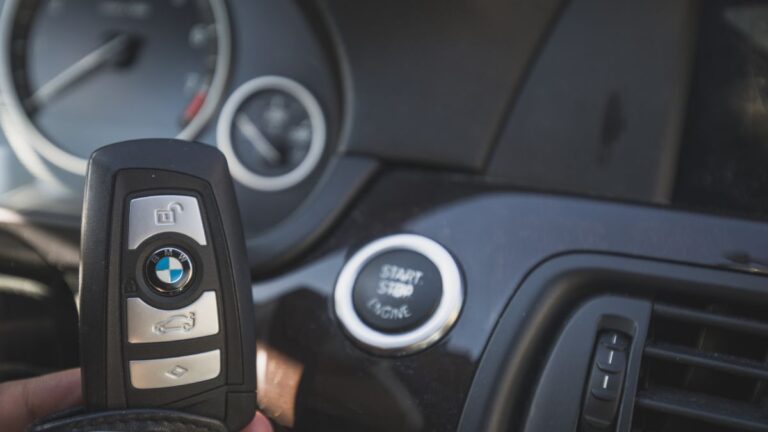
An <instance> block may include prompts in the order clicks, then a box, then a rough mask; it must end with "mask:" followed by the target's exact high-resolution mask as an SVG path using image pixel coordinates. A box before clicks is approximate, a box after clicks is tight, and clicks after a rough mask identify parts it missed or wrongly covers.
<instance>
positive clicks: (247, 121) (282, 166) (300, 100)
mask: <svg viewBox="0 0 768 432" xmlns="http://www.w3.org/2000/svg"><path fill="white" fill-rule="evenodd" d="M217 141H218V143H219V146H220V147H221V150H222V151H223V152H224V154H225V155H226V156H227V158H228V159H229V163H230V169H231V171H232V175H233V176H234V177H235V178H237V179H238V180H239V181H240V182H241V183H242V184H244V185H246V186H248V187H251V188H253V189H259V190H265V191H274V190H281V189H286V188H288V187H291V186H293V185H295V184H297V183H299V182H300V181H301V180H303V179H305V178H306V177H307V176H308V175H309V174H310V173H311V172H312V170H313V169H314V168H315V166H316V165H317V163H318V162H319V161H320V158H321V156H322V154H323V147H324V145H325V120H324V117H323V113H322V110H321V109H320V105H319V104H318V103H317V100H316V99H315V98H314V96H312V94H311V93H310V92H309V91H308V90H307V89H306V88H304V87H303V86H302V85H300V84H299V83H297V82H295V81H293V80H290V79H287V78H283V77H277V76H266V77H260V78H255V79H253V80H251V81H248V82H246V83H245V84H243V85H241V86H240V87H239V88H238V89H237V90H235V92H234V93H233V94H232V96H231V97H230V98H229V99H228V100H227V102H226V103H225V105H224V108H223V109H222V113H221V118H220V119H219V125H218V129H217Z"/></svg>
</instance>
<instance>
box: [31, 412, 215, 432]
mask: <svg viewBox="0 0 768 432" xmlns="http://www.w3.org/2000/svg"><path fill="white" fill-rule="evenodd" d="M27 430H28V432H95V431H99V432H227V428H226V426H224V424H223V423H221V422H220V421H218V420H213V419H209V418H205V417H200V416H196V415H191V414H186V413H183V412H179V411H169V410H159V409H131V410H119V411H101V412H89V413H85V412H83V411H82V410H76V411H74V412H73V411H65V412H62V413H59V414H56V415H54V416H50V417H46V418H43V419H41V420H39V421H37V422H35V423H34V424H32V425H31V426H30V427H29V428H28V429H27Z"/></svg>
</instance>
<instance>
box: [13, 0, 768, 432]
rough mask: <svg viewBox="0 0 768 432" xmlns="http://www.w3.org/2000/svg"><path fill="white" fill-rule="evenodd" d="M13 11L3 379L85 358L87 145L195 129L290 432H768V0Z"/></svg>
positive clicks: (44, 0)
mask: <svg viewBox="0 0 768 432" xmlns="http://www.w3.org/2000/svg"><path fill="white" fill-rule="evenodd" d="M0 4H1V5H2V6H1V9H0V10H1V11H2V12H1V15H0V128H2V134H0V228H2V231H0V236H2V238H3V241H2V242H0V256H3V260H2V262H3V263H2V264H1V265H0V273H1V274H0V307H2V308H1V309H0V322H6V323H9V324H16V325H17V327H14V328H21V329H23V331H21V332H13V333H12V332H10V331H4V333H3V336H2V337H0V365H5V366H3V367H2V368H0V372H2V375H0V379H11V378H15V377H21V376H30V375H36V374H39V373H43V372H47V371H52V370H57V369H61V368H64V367H74V366H77V364H78V359H77V343H78V342H77V304H76V301H74V300H73V299H76V298H77V295H78V292H77V290H78V281H77V272H78V265H79V255H78V252H79V247H80V237H79V233H80V224H81V212H82V203H83V185H84V182H85V174H86V166H87V161H88V157H89V155H90V154H91V153H92V152H93V151H94V150H95V149H97V148H99V147H101V146H103V145H106V144H109V143H113V142H119V141H123V140H130V139H137V138H169V139H170V138H179V139H186V140H194V141H199V142H201V143H203V144H207V145H211V146H215V147H217V148H218V149H219V150H221V152H222V153H223V154H224V155H225V156H226V158H227V161H228V165H229V170H230V172H231V174H232V177H233V178H234V180H235V189H236V194H237V198H238V202H239V207H240V214H241V217H242V220H243V225H244V235H245V243H246V248H247V252H248V262H249V266H250V270H251V275H252V281H253V297H254V311H255V316H256V335H257V345H258V352H257V357H256V358H255V359H252V360H253V361H254V362H256V366H257V375H258V377H257V379H258V388H259V390H258V392H257V396H258V400H259V405H260V408H261V409H262V410H263V411H264V412H265V413H266V414H267V415H269V416H270V417H271V418H272V419H273V421H274V422H275V424H276V425H277V427H278V428H283V429H284V430H295V431H309V430H312V431H317V430H368V431H379V430H381V431H385V430H386V431H389V430H399V431H480V430H488V431H502V430H510V431H512V430H514V431H527V432H535V431H577V430H578V431H585V432H592V431H619V432H621V431H630V430H632V431H649V432H650V431H680V430H701V431H717V432H727V431H734V430H767V429H768V420H766V416H765V408H764V403H765V398H766V393H765V382H766V379H768V372H766V371H768V369H766V364H765V358H766V357H765V356H766V354H767V353H768V330H767V329H768V322H766V320H765V310H766V308H767V307H768V297H766V290H768V288H766V286H767V285H766V283H765V282H766V274H767V273H768V247H767V246H766V245H768V241H767V240H768V224H766V223H765V218H766V215H768V213H767V212H768V204H767V203H768V201H766V200H765V199H764V197H765V196H766V193H768V176H766V172H768V171H766V170H765V165H766V163H768V151H766V144H768V128H766V126H765V125H766V124H768V123H766V121H768V108H767V105H766V104H765V103H764V102H765V98H766V97H768V96H767V95H768V93H767V92H766V86H767V85H768V84H767V83H768V33H766V31H765V26H766V23H767V22H768V6H766V5H764V4H762V3H761V2H759V1H748V0H740V1H736V2H734V1H724V0H714V1H706V2H704V1H694V0H674V1H662V0H658V1H656V0H654V1H615V0H538V1H525V0H519V1H509V0H484V1H465V0H448V1H446V0H443V1H437V0H425V1H421V2H400V1H389V2H372V1H356V2H348V1H340V0H308V1H286V0H259V1H253V0H156V1H146V0H93V1H88V2H78V1H73V0H2V1H0ZM168 163H169V164H173V163H174V161H168ZM165 210H166V211H168V212H172V211H173V209H171V208H170V207H169V208H167V209H165ZM169 214H170V213H169ZM163 217H171V216H163ZM3 287H5V288H3ZM19 287H22V288H19ZM23 287H26V288H23ZM30 287H33V288H30ZM30 290H31V291H30ZM30 293H32V294H30ZM35 293H37V294H35ZM40 293H44V295H43V294H40ZM31 319H34V320H36V322H38V323H39V322H43V323H45V325H42V326H41V325H37V324H36V325H33V324H31V323H30V320H31ZM194 325H195V324H194V321H193V322H191V323H190V322H188V321H186V322H175V321H169V322H164V323H162V326H163V327H162V328H166V327H169V328H176V327H182V328H183V327H184V326H187V327H189V326H194ZM9 328H10V327H9ZM6 333H7V334H6ZM30 338H32V339H34V340H36V341H39V342H40V343H38V344H35V346H29V345H30V344H29V343H27V341H28V340H29V339H30ZM3 341H4V342H3ZM3 371H4V372H3ZM553 413H557V414H556V415H553ZM278 430H280V429H278Z"/></svg>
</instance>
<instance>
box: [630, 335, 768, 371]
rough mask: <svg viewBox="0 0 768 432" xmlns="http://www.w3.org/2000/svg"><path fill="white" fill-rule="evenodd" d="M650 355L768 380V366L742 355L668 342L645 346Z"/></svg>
mask: <svg viewBox="0 0 768 432" xmlns="http://www.w3.org/2000/svg"><path fill="white" fill-rule="evenodd" d="M644 352H645V355H646V356H648V357H652V358H656V359H660V360H667V361H671V362H675V363H682V364H686V365H690V366H699V367H704V368H709V369H715V370H719V371H721V372H726V373H730V374H734V375H739V376H743V377H747V378H754V379H760V380H768V366H766V365H765V364H763V363H758V362H756V361H751V360H747V359H743V358H740V357H735V356H730V355H725V354H717V353H709V352H705V351H700V350H696V349H692V348H688V347H683V346H677V345H672V344H666V343H650V344H648V345H646V347H645V351H644Z"/></svg>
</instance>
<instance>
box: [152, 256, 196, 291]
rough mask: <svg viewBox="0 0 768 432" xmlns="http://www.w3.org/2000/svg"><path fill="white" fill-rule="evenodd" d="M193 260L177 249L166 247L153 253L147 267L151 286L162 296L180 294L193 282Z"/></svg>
mask: <svg viewBox="0 0 768 432" xmlns="http://www.w3.org/2000/svg"><path fill="white" fill-rule="evenodd" d="M192 270H193V269H192V259H191V258H190V257H189V255H187V253H186V252H184V251H182V250H181V249H178V248H175V247H164V248H161V249H158V250H156V251H155V252H153V253H152V254H151V255H150V256H149V257H148V258H147V263H146V267H145V272H146V275H147V280H148V281H149V284H150V286H152V288H154V289H155V290H156V291H158V292H159V293H160V294H166V295H168V294H178V293H180V292H182V291H184V289H185V288H186V287H187V285H188V284H189V282H190V281H191V280H192Z"/></svg>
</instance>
